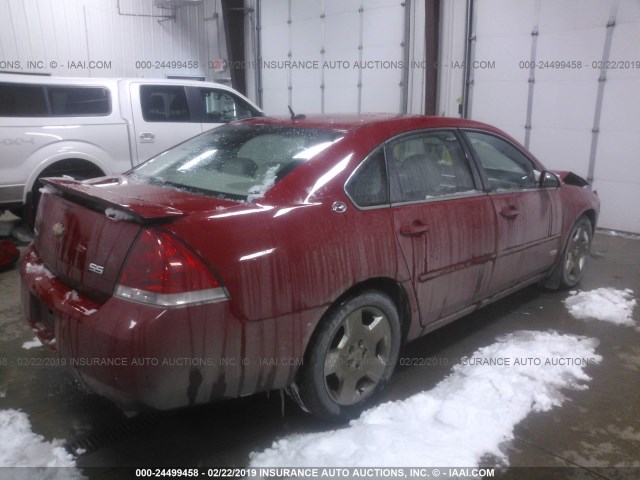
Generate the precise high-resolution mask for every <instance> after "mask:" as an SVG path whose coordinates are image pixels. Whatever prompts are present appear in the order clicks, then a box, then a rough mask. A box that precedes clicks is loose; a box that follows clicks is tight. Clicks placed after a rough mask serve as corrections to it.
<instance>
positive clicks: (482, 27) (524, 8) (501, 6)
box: [476, 0, 535, 36]
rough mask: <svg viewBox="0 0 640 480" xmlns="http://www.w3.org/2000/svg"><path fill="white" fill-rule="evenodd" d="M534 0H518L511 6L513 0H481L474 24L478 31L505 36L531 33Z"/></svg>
mask: <svg viewBox="0 0 640 480" xmlns="http://www.w3.org/2000/svg"><path fill="white" fill-rule="evenodd" d="M534 10H535V0H519V1H518V8H513V0H483V2H482V4H481V8H478V13H477V17H476V26H477V28H476V29H477V31H478V32H483V34H485V35H486V34H487V33H488V32H491V35H495V36H505V35H518V34H523V33H525V34H527V35H530V34H531V28H532V27H533V23H532V18H533V14H534Z"/></svg>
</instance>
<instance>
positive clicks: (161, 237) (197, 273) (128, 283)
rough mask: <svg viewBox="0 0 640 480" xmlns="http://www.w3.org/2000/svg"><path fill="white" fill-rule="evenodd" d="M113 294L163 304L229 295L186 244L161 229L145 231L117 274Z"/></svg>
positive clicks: (197, 300)
mask: <svg viewBox="0 0 640 480" xmlns="http://www.w3.org/2000/svg"><path fill="white" fill-rule="evenodd" d="M115 295H116V296H118V297H121V298H125V299H127V300H133V301H136V302H142V303H149V304H152V305H159V306H164V307H175V306H180V305H189V304H194V303H207V302H215V301H220V300H226V299H227V298H228V296H227V292H226V290H225V288H224V287H223V286H222V285H220V283H219V282H218V280H217V279H216V277H215V275H214V274H213V272H212V271H211V269H210V268H209V267H208V266H207V265H206V264H205V263H204V261H203V260H202V259H201V258H200V257H199V256H198V255H197V254H196V253H195V252H193V251H192V250H190V249H189V248H188V247H187V246H185V245H184V244H182V242H180V241H179V240H177V239H176V238H174V237H173V236H172V235H171V234H169V233H167V232H163V231H161V230H145V231H144V232H143V233H142V234H141V235H140V236H139V237H138V239H137V240H136V242H135V244H134V245H133V248H132V250H131V252H130V253H129V256H128V258H127V262H126V264H125V266H124V270H123V272H122V274H121V275H120V281H119V282H118V285H117V286H116V290H115Z"/></svg>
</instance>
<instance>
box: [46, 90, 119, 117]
mask: <svg viewBox="0 0 640 480" xmlns="http://www.w3.org/2000/svg"><path fill="white" fill-rule="evenodd" d="M47 92H48V93H49V103H50V104H51V115H52V116H54V117H64V116H72V117H73V116H75V117H83V116H94V115H96V116H98V115H109V114H110V113H111V99H110V98H109V91H108V90H107V89H106V88H101V87H48V88H47Z"/></svg>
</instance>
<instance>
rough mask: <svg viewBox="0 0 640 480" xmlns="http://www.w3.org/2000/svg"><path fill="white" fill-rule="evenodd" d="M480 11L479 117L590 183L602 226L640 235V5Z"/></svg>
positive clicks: (480, 0) (510, 6) (504, 6)
mask: <svg viewBox="0 0 640 480" xmlns="http://www.w3.org/2000/svg"><path fill="white" fill-rule="evenodd" d="M474 4H475V15H474V19H473V25H474V26H473V28H472V36H473V34H475V40H474V41H472V42H471V43H472V45H473V48H472V60H473V61H474V65H475V66H476V68H474V69H473V71H472V74H471V79H472V81H473V83H472V85H471V87H470V105H469V108H470V117H471V118H473V119H476V120H481V121H486V122H489V123H493V124H495V125H496V126H498V127H501V128H503V129H504V130H506V131H507V132H509V133H510V134H512V135H513V136H514V137H516V138H517V139H518V140H520V141H521V142H523V143H526V144H528V146H529V148H530V149H531V151H532V152H533V153H534V154H535V155H536V156H537V157H538V158H540V160H542V161H543V162H544V163H545V164H546V165H548V166H549V167H551V168H555V169H559V170H572V171H574V172H576V173H577V174H579V175H581V176H584V177H590V178H591V179H592V181H593V188H594V189H596V190H597V191H598V193H599V195H600V198H601V200H602V213H601V217H600V226H601V227H604V228H611V229H616V230H623V231H629V232H636V233H640V153H639V152H640V122H638V121H637V118H636V117H637V112H639V111H640V88H639V87H640V50H639V48H638V45H639V43H638V40H639V39H640V2H638V1H637V0H563V1H561V2H558V1H556V0H521V1H519V2H512V1H509V0H477V1H476V2H474ZM462 10H463V9H458V11H457V15H458V16H459V15H460V13H461V12H462ZM452 11H453V10H452V9H450V10H449V13H450V14H452V13H451V12H452ZM445 13H446V11H445ZM453 21H454V23H455V22H457V24H460V23H461V22H460V19H457V20H456V19H453ZM454 34H455V35H460V34H462V32H461V31H460V29H458V30H457V31H455V32H453V31H452V32H449V33H448V35H454ZM445 42H446V39H445ZM455 54H456V55H457V56H458V58H464V53H463V52H460V51H459V50H458V51H457V52H455ZM603 60H604V63H603ZM532 61H533V62H534V65H535V67H534V68H529V67H530V66H531V62H532ZM481 62H485V63H484V64H483V63H481ZM603 67H604V68H603ZM441 78H442V77H441ZM458 92H459V90H458ZM456 93H457V92H456V91H455V90H454V91H453V93H451V94H450V95H449V96H453V95H455V94H456ZM440 101H441V103H442V104H451V99H448V98H443V96H442V95H441V96H440ZM447 102H448V103H447ZM447 113H449V114H455V113H456V112H451V111H449V112H447Z"/></svg>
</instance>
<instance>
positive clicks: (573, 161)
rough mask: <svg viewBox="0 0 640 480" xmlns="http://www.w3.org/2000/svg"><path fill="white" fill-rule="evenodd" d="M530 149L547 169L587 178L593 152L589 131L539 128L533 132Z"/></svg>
mask: <svg viewBox="0 0 640 480" xmlns="http://www.w3.org/2000/svg"><path fill="white" fill-rule="evenodd" d="M529 149H530V150H531V151H532V152H533V154H534V155H535V156H536V157H538V159H539V160H540V161H541V162H542V163H544V165H545V166H546V167H547V168H551V169H554V170H569V171H571V172H574V173H576V174H577V175H580V176H582V177H585V178H586V177H587V174H588V172H589V152H590V150H591V132H589V131H587V130H576V129H571V128H563V129H558V128H544V127H537V128H535V129H534V130H533V131H532V132H531V143H530V145H529Z"/></svg>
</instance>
